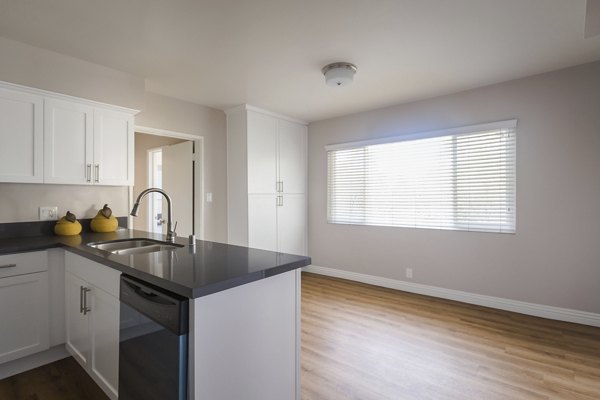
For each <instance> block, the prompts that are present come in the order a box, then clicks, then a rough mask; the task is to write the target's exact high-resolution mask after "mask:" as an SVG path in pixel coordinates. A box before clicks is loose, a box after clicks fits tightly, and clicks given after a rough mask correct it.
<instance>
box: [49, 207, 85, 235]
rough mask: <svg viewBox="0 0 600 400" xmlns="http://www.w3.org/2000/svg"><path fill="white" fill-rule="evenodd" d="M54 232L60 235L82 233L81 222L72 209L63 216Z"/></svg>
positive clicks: (55, 226)
mask: <svg viewBox="0 0 600 400" xmlns="http://www.w3.org/2000/svg"><path fill="white" fill-rule="evenodd" d="M54 233H56V234H57V235H59V236H73V235H79V234H80V233H81V224H80V223H79V221H77V217H76V216H75V214H73V213H72V212H70V211H67V215H65V216H64V217H62V218H61V219H59V220H58V221H57V222H56V225H54Z"/></svg>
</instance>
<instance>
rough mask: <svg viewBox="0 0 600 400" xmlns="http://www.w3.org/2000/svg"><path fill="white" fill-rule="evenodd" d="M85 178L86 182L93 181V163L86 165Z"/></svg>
mask: <svg viewBox="0 0 600 400" xmlns="http://www.w3.org/2000/svg"><path fill="white" fill-rule="evenodd" d="M85 180H86V182H91V181H92V164H88V165H86V169H85Z"/></svg>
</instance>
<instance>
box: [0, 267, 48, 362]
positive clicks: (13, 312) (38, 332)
mask: <svg viewBox="0 0 600 400" xmlns="http://www.w3.org/2000/svg"><path fill="white" fill-rule="evenodd" d="M49 312H50V310H49V307H48V272H38V273H35V274H27V275H19V276H12V277H10V278H2V279H0V318H2V323H1V324H0V363H3V362H6V361H10V360H15V359H17V358H20V357H23V356H26V355H29V354H33V353H36V352H38V351H42V350H46V349H48V348H49V343H50V330H49V325H48V316H49Z"/></svg>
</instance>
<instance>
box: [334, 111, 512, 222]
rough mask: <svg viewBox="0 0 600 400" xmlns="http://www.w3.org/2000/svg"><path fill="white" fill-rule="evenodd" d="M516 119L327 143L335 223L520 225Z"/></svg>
mask: <svg viewBox="0 0 600 400" xmlns="http://www.w3.org/2000/svg"><path fill="white" fill-rule="evenodd" d="M515 128H516V120H511V121H502V122H497V123H492V124H486V125H479V126H472V127H464V128H455V129H450V130H445V131H436V132H429V133H424V134H419V135H412V136H405V137H396V138H392V139H384V140H378V141H366V142H355V143H347V144H340V145H332V146H327V147H326V150H327V164H328V180H327V219H328V222H330V223H335V224H358V225H378V226H398V227H414V228H434V229H454V230H466V231H481V232H503V233H512V232H515V198H516V193H515V192H516V187H515V186H516V167H515V162H516V157H515V155H516V138H515Z"/></svg>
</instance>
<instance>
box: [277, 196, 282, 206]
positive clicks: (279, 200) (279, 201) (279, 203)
mask: <svg viewBox="0 0 600 400" xmlns="http://www.w3.org/2000/svg"><path fill="white" fill-rule="evenodd" d="M277 207H283V196H277Z"/></svg>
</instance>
